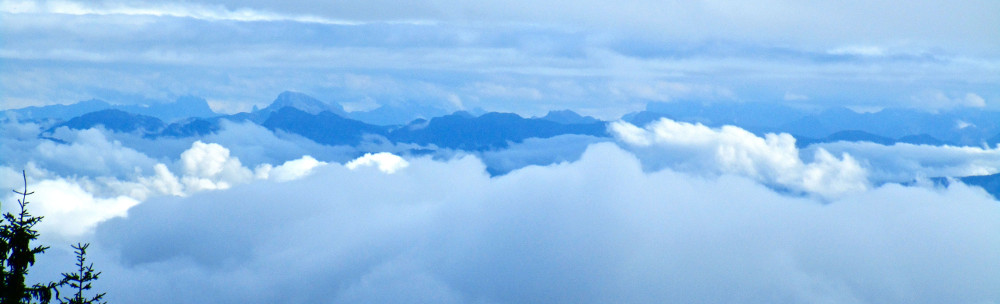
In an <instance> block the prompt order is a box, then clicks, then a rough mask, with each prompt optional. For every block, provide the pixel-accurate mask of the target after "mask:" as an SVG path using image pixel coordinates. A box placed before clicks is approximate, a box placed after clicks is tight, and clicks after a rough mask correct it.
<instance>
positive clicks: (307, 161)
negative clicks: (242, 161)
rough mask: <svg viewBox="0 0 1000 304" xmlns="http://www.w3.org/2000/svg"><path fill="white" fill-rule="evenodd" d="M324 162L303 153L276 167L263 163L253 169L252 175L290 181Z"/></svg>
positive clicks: (324, 163) (310, 171)
mask: <svg viewBox="0 0 1000 304" xmlns="http://www.w3.org/2000/svg"><path fill="white" fill-rule="evenodd" d="M326 164H327V163H326V162H321V161H318V160H316V159H315V158H313V157H312V156H309V155H305V156H302V158H300V159H295V160H290V161H286V162H285V163H284V164H282V165H281V166H277V167H273V166H271V164H263V165H261V166H259V167H257V169H255V170H254V172H255V173H254V175H255V176H256V177H257V179H271V180H274V181H279V182H283V181H290V180H296V179H299V178H302V177H303V176H307V175H309V174H310V173H312V171H313V169H315V168H316V167H321V166H325V165H326Z"/></svg>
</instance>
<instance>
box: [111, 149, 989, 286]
mask: <svg viewBox="0 0 1000 304" xmlns="http://www.w3.org/2000/svg"><path fill="white" fill-rule="evenodd" d="M761 140H763V139H761ZM409 163H410V166H409V167H407V168H406V170H401V171H397V172H396V173H395V174H383V173H381V172H378V171H376V170H351V169H348V168H346V167H344V166H340V165H337V164H330V165H327V166H321V167H316V168H315V169H314V170H315V172H314V173H313V174H311V175H309V176H306V177H304V178H302V179H298V180H294V181H289V182H283V183H276V182H273V181H263V180H258V181H254V182H252V183H251V184H246V185H240V186H235V187H233V188H230V189H226V190H220V191H210V192H201V193H198V194H194V195H191V196H188V197H163V198H157V199H153V200H150V201H148V202H146V203H143V204H141V205H139V206H136V207H134V208H132V210H130V212H129V217H127V218H117V219H114V220H112V221H109V222H105V223H103V224H101V225H100V226H99V227H98V232H97V235H96V237H95V248H97V249H95V251H94V252H93V255H94V257H95V258H96V259H98V260H97V261H96V262H99V263H98V265H99V266H100V267H101V269H102V271H104V276H102V280H101V281H99V283H100V284H102V288H105V289H106V290H109V291H110V290H113V291H114V292H112V293H109V297H110V299H111V300H114V301H116V302H132V301H146V302H148V301H150V300H149V299H171V300H170V301H172V302H177V301H180V302H187V301H190V302H195V301H197V302H205V301H208V302H218V303H269V302H275V301H278V302H282V301H293V302H317V301H328V300H333V301H334V302H411V301H431V302H448V303H464V302H477V303H482V302H488V303H509V302H514V303H520V302H530V301H532V300H538V299H544V300H545V301H548V302H577V303H580V302H582V303H591V302H701V301H708V302H779V303H780V302H791V303H801V302H915V303H937V302H941V301H950V302H962V303H969V302H990V301H997V300H998V299H1000V293H998V291H997V290H996V288H995V286H997V285H998V284H1000V274H998V273H997V272H995V271H992V270H993V269H996V268H997V267H1000V262H998V261H997V260H996V259H995V257H996V256H997V255H998V254H1000V245H998V244H1000V239H998V238H1000V235H998V234H997V233H996V231H998V229H1000V204H997V202H996V201H995V200H992V199H991V198H990V197H989V196H988V195H987V194H986V193H985V192H983V191H981V190H979V189H976V188H970V187H967V186H964V185H961V184H953V185H951V186H949V187H947V188H921V187H903V186H899V185H895V184H890V185H885V186H880V187H877V188H870V189H868V190H863V191H855V192H851V193H848V194H846V195H844V196H842V197H840V198H838V199H832V200H829V201H826V202H825V203H824V202H821V201H819V200H815V199H812V198H808V197H790V196H786V195H782V194H779V193H777V192H775V191H774V190H771V189H769V188H767V187H764V186H762V185H761V184H759V183H758V182H756V181H754V180H752V179H749V178H746V177H741V176H737V175H733V174H729V173H722V174H719V175H713V176H699V175H692V174H688V173H683V172H678V171H674V170H671V169H664V170H659V171H652V172H650V171H646V170H643V165H642V164H641V163H640V160H639V159H637V158H636V157H635V156H634V155H633V154H631V153H629V152H626V151H624V150H622V149H621V148H619V147H617V146H615V145H614V144H610V143H603V144H595V145H592V146H591V147H590V148H589V149H587V151H586V152H584V153H583V155H582V157H581V158H580V159H579V160H578V161H574V162H570V163H561V164H556V165H550V166H531V167H526V168H523V169H519V170H515V171H513V172H510V173H509V174H507V175H503V176H500V177H494V178H491V177H489V175H488V174H486V172H485V166H484V165H483V164H482V163H481V162H480V161H479V160H477V159H475V158H471V157H465V158H459V159H452V160H448V161H435V160H432V159H429V158H416V159H410V160H409ZM942 248H946V249H947V250H942ZM154 302H155V300H154Z"/></svg>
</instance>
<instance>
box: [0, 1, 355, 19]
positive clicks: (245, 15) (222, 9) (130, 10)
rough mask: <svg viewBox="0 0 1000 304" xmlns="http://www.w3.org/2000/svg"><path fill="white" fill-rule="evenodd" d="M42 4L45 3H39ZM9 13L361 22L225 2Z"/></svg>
mask: <svg viewBox="0 0 1000 304" xmlns="http://www.w3.org/2000/svg"><path fill="white" fill-rule="evenodd" d="M39 4H41V5H39ZM0 11H2V12H5V13H14V14H24V13H32V14H39V13H49V14H67V15H132V16H156V17H164V16H167V17H184V18H194V19H204V20H215V21H219V20H225V21H296V22H304V23H321V24H337V25H354V24H359V23H358V22H352V21H346V20H335V19H330V18H322V17H318V16H315V15H313V16H310V15H298V16H293V15H284V14H278V13H274V12H269V11H261V10H255V9H249V8H239V9H235V10H232V9H228V8H226V6H224V5H218V4H216V5H211V4H198V3H157V4H152V3H135V2H133V3H122V2H119V3H109V2H104V3H94V2H89V3H88V2H76V1H52V0H50V1H38V2H36V1H11V0H4V1H3V2H0Z"/></svg>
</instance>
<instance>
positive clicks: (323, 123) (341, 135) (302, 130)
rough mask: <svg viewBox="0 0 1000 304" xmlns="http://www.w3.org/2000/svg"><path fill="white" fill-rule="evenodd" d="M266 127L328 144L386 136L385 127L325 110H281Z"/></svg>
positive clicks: (269, 118)
mask: <svg viewBox="0 0 1000 304" xmlns="http://www.w3.org/2000/svg"><path fill="white" fill-rule="evenodd" d="M261 125H262V126H264V127H265V128H267V129H269V130H272V131H276V130H281V131H285V132H288V133H294V134H298V135H302V136H303V137H305V138H308V139H311V140H313V141H315V142H317V143H321V144H325V145H357V144H359V143H360V142H361V140H362V138H363V137H364V135H366V134H374V135H383V136H384V135H386V128H385V127H381V126H376V125H370V124H366V123H364V122H361V121H357V120H353V119H348V118H344V117H342V116H340V115H337V114H334V113H331V112H329V111H323V112H320V113H317V114H311V113H309V112H306V111H303V110H301V109H298V108H295V107H284V108H281V109H278V110H277V111H276V112H274V113H271V115H270V116H269V117H268V118H267V120H265V121H264V122H263V123H262V124H261Z"/></svg>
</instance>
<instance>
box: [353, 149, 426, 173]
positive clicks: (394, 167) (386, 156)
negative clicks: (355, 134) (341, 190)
mask: <svg viewBox="0 0 1000 304" xmlns="http://www.w3.org/2000/svg"><path fill="white" fill-rule="evenodd" d="M409 165H410V163H409V162H407V161H406V160H405V159H403V158H402V157H399V156H396V155H395V154H392V153H386V152H379V153H374V154H372V153H365V155H363V156H361V157H359V158H357V159H355V160H352V161H350V162H347V164H344V167H347V168H348V169H351V170H355V169H358V168H363V167H372V166H374V167H377V168H378V170H379V171H382V172H384V173H386V174H393V173H396V171H399V170H401V169H403V168H406V167H408V166H409Z"/></svg>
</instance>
